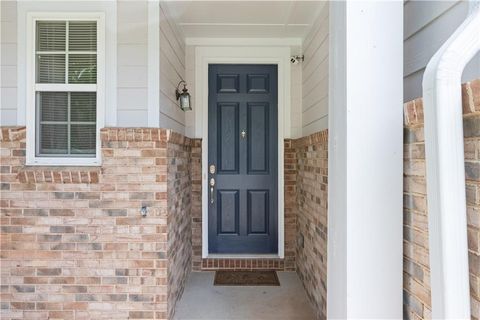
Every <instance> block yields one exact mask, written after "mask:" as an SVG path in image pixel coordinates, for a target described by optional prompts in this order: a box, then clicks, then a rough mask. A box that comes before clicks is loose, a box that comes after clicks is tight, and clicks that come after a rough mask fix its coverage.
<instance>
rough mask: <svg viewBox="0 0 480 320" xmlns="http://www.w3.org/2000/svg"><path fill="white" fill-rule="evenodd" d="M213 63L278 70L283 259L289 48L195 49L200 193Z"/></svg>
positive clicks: (282, 253)
mask: <svg viewBox="0 0 480 320" xmlns="http://www.w3.org/2000/svg"><path fill="white" fill-rule="evenodd" d="M214 63H231V64H233V63H237V64H239V63H244V64H261V63H263V64H276V65H277V66H278V110H279V112H278V256H279V257H280V258H284V256H285V235H284V233H285V230H284V229H285V228H284V227H285V224H284V217H285V210H284V205H285V204H284V201H285V200H284V169H283V168H284V139H285V138H288V137H290V124H289V123H287V121H289V120H290V117H289V115H290V48H289V47H240V48H238V47H197V48H195V83H196V84H197V86H198V87H197V89H196V97H195V98H196V99H195V100H196V105H195V113H196V116H195V133H196V137H202V189H203V190H207V177H208V65H209V64H214ZM202 257H203V258H206V257H208V192H202Z"/></svg>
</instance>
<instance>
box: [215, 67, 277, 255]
mask: <svg viewBox="0 0 480 320" xmlns="http://www.w3.org/2000/svg"><path fill="white" fill-rule="evenodd" d="M208 85H209V98H208V99H209V100H208V166H209V167H208V168H209V170H208V171H209V172H208V186H207V192H208V197H209V199H208V228H209V230H208V248H209V252H210V253H230V254H235V253H238V254H240V253H241V254H246V253H250V254H259V253H277V250H278V243H277V241H278V240H277V239H278V235H277V233H278V230H277V225H278V222H277V221H278V220H277V219H278V217H277V211H278V208H277V192H278V191H277V190H278V178H277V172H278V170H277V167H278V163H277V161H278V158H277V152H278V150H277V149H278V143H277V141H278V136H277V66H276V65H226V64H215V65H210V66H209V73H208ZM212 179H213V180H212Z"/></svg>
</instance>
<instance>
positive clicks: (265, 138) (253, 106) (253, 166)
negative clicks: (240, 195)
mask: <svg viewBox="0 0 480 320" xmlns="http://www.w3.org/2000/svg"><path fill="white" fill-rule="evenodd" d="M268 108H269V105H268V103H249V104H248V105H247V132H248V133H249V134H248V137H247V138H248V145H247V157H248V162H247V165H248V167H247V168H248V173H249V174H268V173H269V172H268V165H269V156H270V153H269V150H268V146H269V140H270V139H269V138H270V137H269V135H270V132H269V130H270V125H269V122H268V119H269V114H268Z"/></svg>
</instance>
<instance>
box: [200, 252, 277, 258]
mask: <svg viewBox="0 0 480 320" xmlns="http://www.w3.org/2000/svg"><path fill="white" fill-rule="evenodd" d="M206 259H281V258H280V256H279V255H278V254H276V253H273V254H272V253H269V254H229V253H211V254H209V255H207V257H206Z"/></svg>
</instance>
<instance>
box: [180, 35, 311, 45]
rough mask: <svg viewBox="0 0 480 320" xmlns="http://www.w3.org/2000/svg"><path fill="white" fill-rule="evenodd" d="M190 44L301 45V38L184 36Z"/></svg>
mask: <svg viewBox="0 0 480 320" xmlns="http://www.w3.org/2000/svg"><path fill="white" fill-rule="evenodd" d="M185 43H186V44H187V45H190V46H266V47H267V46H300V47H301V46H302V39H301V38H196V37H192V38H185Z"/></svg>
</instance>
